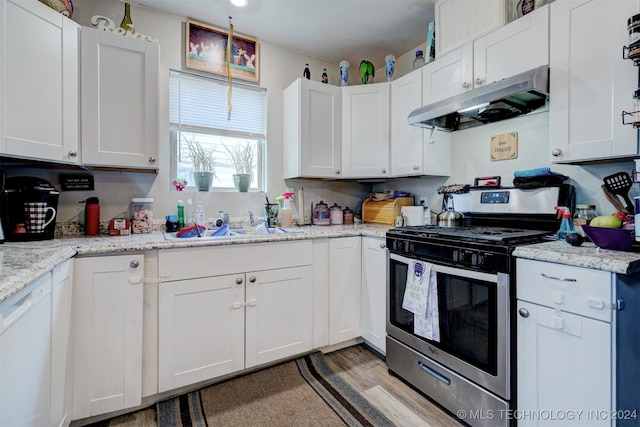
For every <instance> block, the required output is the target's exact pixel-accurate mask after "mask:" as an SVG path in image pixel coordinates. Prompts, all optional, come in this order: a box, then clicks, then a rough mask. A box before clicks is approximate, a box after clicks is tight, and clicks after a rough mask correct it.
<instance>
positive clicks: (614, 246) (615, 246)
mask: <svg viewBox="0 0 640 427" xmlns="http://www.w3.org/2000/svg"><path fill="white" fill-rule="evenodd" d="M582 229H583V230H584V232H585V234H586V235H587V236H588V237H589V238H590V239H591V241H592V242H593V243H595V244H596V246H598V247H599V248H602V249H611V250H613V251H628V250H629V249H631V245H632V244H633V239H634V237H633V230H625V229H623V228H604V227H592V226H589V225H583V226H582Z"/></svg>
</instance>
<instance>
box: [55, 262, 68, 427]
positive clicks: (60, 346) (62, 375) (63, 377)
mask: <svg viewBox="0 0 640 427" xmlns="http://www.w3.org/2000/svg"><path fill="white" fill-rule="evenodd" d="M73 265H74V260H73V259H70V260H68V261H65V262H64V263H62V264H60V265H59V266H57V267H56V268H54V270H53V286H52V289H51V423H50V425H51V426H68V425H69V423H70V422H71V381H72V379H73V377H72V376H71V372H72V370H71V361H72V358H71V311H72V302H73V301H72V287H73Z"/></svg>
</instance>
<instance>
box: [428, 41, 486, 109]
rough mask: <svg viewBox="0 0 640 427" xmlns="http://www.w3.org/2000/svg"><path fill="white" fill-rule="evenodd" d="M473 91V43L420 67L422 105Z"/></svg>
mask: <svg viewBox="0 0 640 427" xmlns="http://www.w3.org/2000/svg"><path fill="white" fill-rule="evenodd" d="M471 89H473V43H467V44H465V45H463V46H461V47H459V48H458V49H455V50H453V51H451V52H449V53H447V54H446V55H444V56H441V57H439V58H438V59H437V60H436V61H433V62H430V63H428V64H426V65H425V66H424V67H422V104H423V105H429V104H432V103H434V102H437V101H441V100H443V99H446V98H449V97H451V96H454V95H458V94H460V93H462V92H464V91H466V90H471Z"/></svg>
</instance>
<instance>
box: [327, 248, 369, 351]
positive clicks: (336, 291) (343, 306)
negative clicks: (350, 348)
mask: <svg viewBox="0 0 640 427" xmlns="http://www.w3.org/2000/svg"><path fill="white" fill-rule="evenodd" d="M361 266H362V245H361V238H360V236H357V237H340V238H335V239H329V344H330V345H332V344H337V343H339V342H342V341H346V340H350V339H353V338H357V337H359V336H360V335H361V334H360V305H361V300H362V296H361V295H362V290H361V277H362V272H361V268H362V267H361Z"/></svg>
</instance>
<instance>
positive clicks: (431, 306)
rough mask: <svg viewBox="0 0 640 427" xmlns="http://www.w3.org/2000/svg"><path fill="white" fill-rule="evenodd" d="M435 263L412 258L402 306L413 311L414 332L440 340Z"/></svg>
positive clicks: (430, 338) (427, 337)
mask: <svg viewBox="0 0 640 427" xmlns="http://www.w3.org/2000/svg"><path fill="white" fill-rule="evenodd" d="M437 276H438V275H437V273H436V272H435V271H434V270H433V265H432V264H429V263H426V262H424V261H417V260H412V261H411V265H410V266H409V271H408V272H407V283H406V286H405V290H404V297H403V299H402V308H403V309H405V310H407V311H410V312H412V313H413V332H414V333H415V334H416V335H419V336H421V337H424V338H426V339H429V340H432V341H436V342H439V341H440V323H439V318H440V316H439V311H438V283H437V281H438V278H437Z"/></svg>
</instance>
